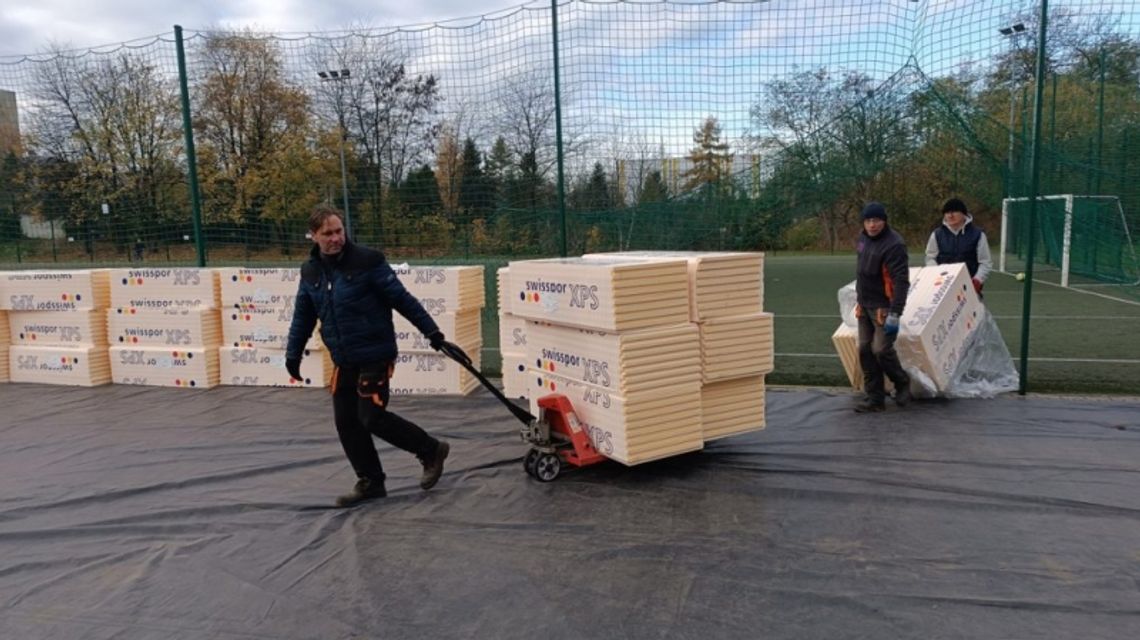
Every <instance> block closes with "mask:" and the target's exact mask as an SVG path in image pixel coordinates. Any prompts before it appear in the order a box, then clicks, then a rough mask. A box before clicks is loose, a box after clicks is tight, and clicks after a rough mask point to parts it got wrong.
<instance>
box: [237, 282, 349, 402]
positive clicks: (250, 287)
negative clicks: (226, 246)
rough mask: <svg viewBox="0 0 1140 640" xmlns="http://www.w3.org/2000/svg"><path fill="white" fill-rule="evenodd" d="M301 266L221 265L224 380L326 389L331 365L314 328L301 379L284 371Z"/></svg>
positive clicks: (306, 351)
mask: <svg viewBox="0 0 1140 640" xmlns="http://www.w3.org/2000/svg"><path fill="white" fill-rule="evenodd" d="M300 275H301V271H300V269H297V268H280V269H278V268H264V269H258V268H246V267H234V268H224V269H218V279H219V281H220V284H221V287H220V288H221V300H222V312H221V316H222V338H223V339H222V346H221V347H219V349H218V355H219V359H220V369H221V383H222V384H224V385H238V386H260V387H326V386H328V384H329V382H330V381H331V379H332V372H333V364H332V359H331V358H330V357H329V353H328V351H327V350H325V348H324V345H323V344H322V343H321V335H320V327H319V326H318V327H317V328H315V329H314V330H313V335H311V336H310V337H309V341H308V343H307V344H306V345H305V350H304V353H303V356H304V357H303V358H302V359H301V375H302V376H303V379H302V380H296V379H294V378H293V377H292V376H290V375H289V373H288V372H287V371H285V347H286V346H287V343H288V341H289V325H290V324H292V322H293V308H294V305H295V303H296V301H297V287H298V285H299V281H300Z"/></svg>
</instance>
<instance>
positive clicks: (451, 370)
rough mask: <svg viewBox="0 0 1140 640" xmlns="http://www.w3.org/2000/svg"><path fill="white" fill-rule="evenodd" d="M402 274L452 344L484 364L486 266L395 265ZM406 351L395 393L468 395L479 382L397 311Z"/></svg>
mask: <svg viewBox="0 0 1140 640" xmlns="http://www.w3.org/2000/svg"><path fill="white" fill-rule="evenodd" d="M392 268H393V269H394V270H395V272H396V275H397V276H398V277H399V278H400V282H402V283H403V285H404V288H406V289H407V290H408V291H409V292H410V293H411V294H412V295H413V296H415V297H416V298H417V299H418V300H419V301H420V304H421V305H423V307H424V309H425V310H427V312H428V313H429V314H430V315H431V316H432V319H433V320H435V323H436V324H437V325H439V330H440V331H442V332H443V334H444V336H446V337H447V340H448V341H449V342H452V343H455V344H456V345H458V346H459V348H461V349H463V350H464V351H465V352H466V353H467V355H469V356H471V360H472V362H473V363H474V366H475V368H479V366H480V361H481V355H482V349H483V314H482V311H483V307H484V306H485V305H486V299H485V291H484V286H483V267H482V266H479V265H476V266H458V267H432V266H409V265H406V264H399V265H393V266H392ZM392 316H393V322H394V324H395V327H396V347H397V348H398V349H399V351H400V355H399V357H398V358H397V360H396V368H395V371H394V373H393V374H392V379H391V382H390V383H389V384H390V385H391V389H392V393H397V394H409V395H438V394H467V393H470V392H471V391H472V390H474V389H475V387H477V386H479V381H478V380H476V379H475V377H474V376H472V375H471V374H470V373H468V371H467V370H466V369H464V368H463V367H462V366H460V365H459V364H458V363H456V362H455V361H453V360H451V359H450V358H448V357H447V356H444V355H442V354H440V353H437V352H436V351H435V350H433V349H432V348H431V344H430V343H428V340H427V337H426V336H424V335H423V334H422V333H421V332H420V330H419V329H417V328H416V327H415V326H414V325H413V324H412V323H411V322H409V321H408V320H407V319H406V318H404V317H403V316H402V315H400V313H399V312H398V311H393V313H392Z"/></svg>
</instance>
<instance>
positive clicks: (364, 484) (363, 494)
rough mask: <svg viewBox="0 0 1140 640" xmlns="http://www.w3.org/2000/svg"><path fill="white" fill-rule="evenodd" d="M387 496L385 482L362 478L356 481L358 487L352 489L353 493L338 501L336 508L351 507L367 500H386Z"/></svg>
mask: <svg viewBox="0 0 1140 640" xmlns="http://www.w3.org/2000/svg"><path fill="white" fill-rule="evenodd" d="M387 496H388V491H387V490H385V489H384V482H383V481H382V480H372V479H370V478H361V479H359V480H357V481H356V485H355V486H353V487H352V492H351V493H346V494H344V495H343V496H339V497H338V498H337V499H336V506H338V507H351V506H354V505H358V504H360V503H361V502H365V501H367V500H373V499H376V498H385V497H387Z"/></svg>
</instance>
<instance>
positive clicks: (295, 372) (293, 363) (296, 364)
mask: <svg viewBox="0 0 1140 640" xmlns="http://www.w3.org/2000/svg"><path fill="white" fill-rule="evenodd" d="M285 370H286V371H288V372H289V375H290V376H291V377H292V378H293V379H294V380H304V378H302V377H301V359H300V358H289V359H287V360H285Z"/></svg>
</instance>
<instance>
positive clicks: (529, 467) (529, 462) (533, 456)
mask: <svg viewBox="0 0 1140 640" xmlns="http://www.w3.org/2000/svg"><path fill="white" fill-rule="evenodd" d="M539 455H540V452H539V450H538V449H531V450H530V451H527V452H526V455H525V456H523V469H525V470H526V474H527V475H528V476H533V475H534V468H535V465H536V464H538V456H539Z"/></svg>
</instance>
